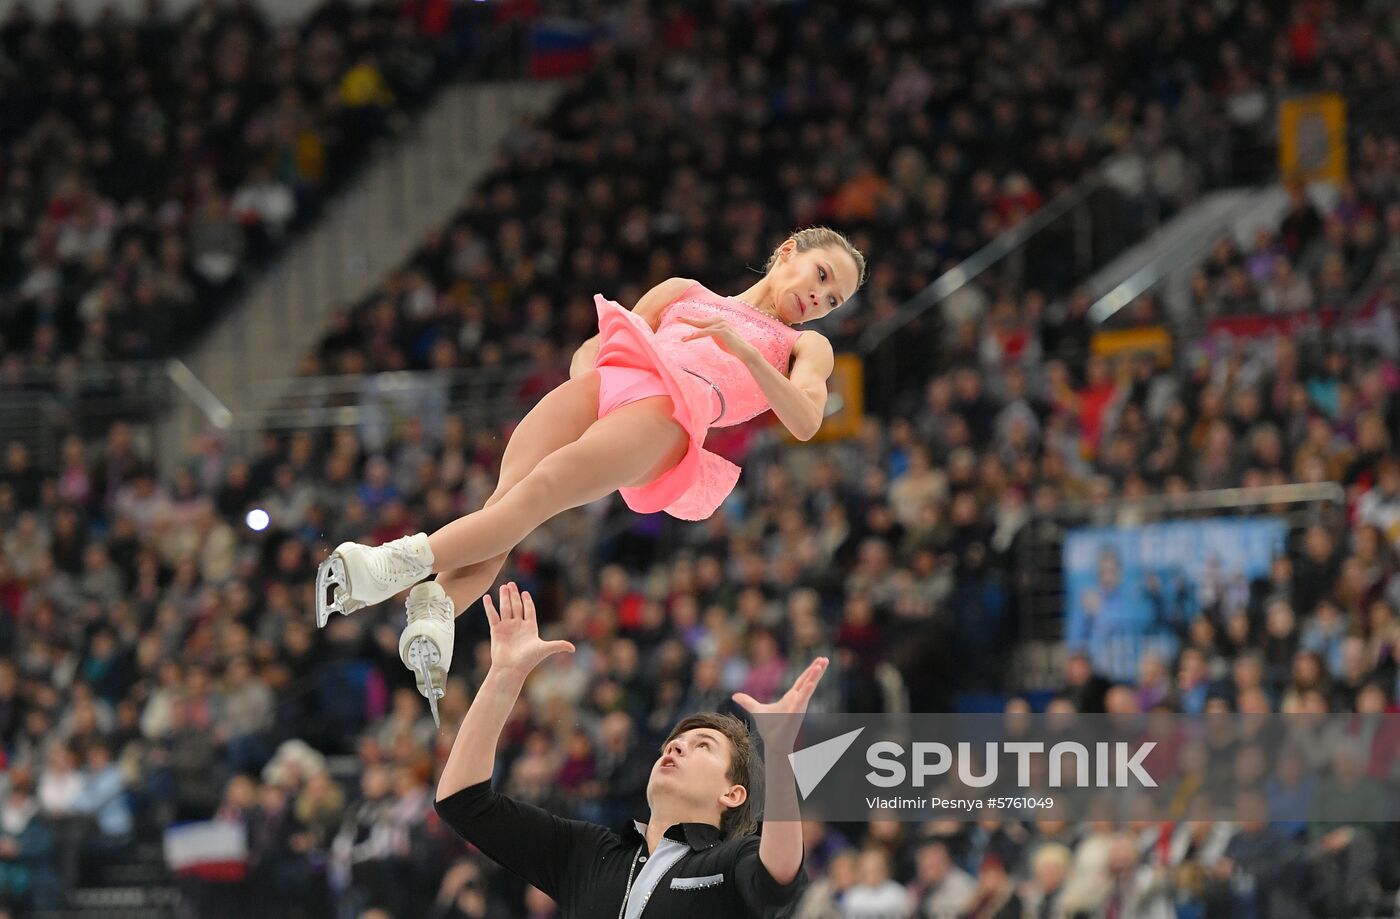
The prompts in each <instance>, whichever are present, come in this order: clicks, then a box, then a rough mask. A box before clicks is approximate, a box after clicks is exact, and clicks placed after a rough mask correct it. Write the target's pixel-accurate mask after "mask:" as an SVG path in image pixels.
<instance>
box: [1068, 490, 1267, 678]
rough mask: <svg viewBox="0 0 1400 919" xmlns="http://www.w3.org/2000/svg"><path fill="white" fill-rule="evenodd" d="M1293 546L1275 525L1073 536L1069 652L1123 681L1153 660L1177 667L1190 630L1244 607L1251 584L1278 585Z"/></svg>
mask: <svg viewBox="0 0 1400 919" xmlns="http://www.w3.org/2000/svg"><path fill="white" fill-rule="evenodd" d="M1287 536H1288V526H1287V524H1286V523H1285V522H1284V521H1283V520H1281V519H1279V518H1274V517H1269V518H1262V519H1261V518H1248V519H1240V518H1215V519H1210V520H1181V521H1172V522H1169V523H1153V524H1147V525H1144V526H1137V527H1083V528H1080V529H1075V530H1071V531H1070V532H1069V534H1068V535H1067V536H1066V537H1065V542H1064V569H1065V643H1066V645H1068V647H1069V649H1070V650H1072V651H1081V650H1082V651H1087V652H1088V653H1089V655H1090V658H1091V660H1092V661H1093V663H1094V669H1095V670H1097V671H1098V672H1100V673H1102V674H1103V675H1105V676H1107V677H1109V678H1110V679H1114V680H1131V679H1133V678H1134V677H1135V676H1136V673H1137V667H1138V662H1139V660H1140V659H1141V656H1142V654H1143V653H1144V652H1151V653H1153V654H1156V655H1157V656H1158V657H1159V658H1161V659H1162V660H1163V662H1164V663H1166V664H1168V665H1170V663H1171V659H1172V657H1173V656H1175V654H1176V649H1177V632H1178V630H1179V629H1180V627H1182V626H1183V625H1185V624H1186V623H1187V622H1189V621H1190V620H1191V619H1192V618H1193V617H1195V616H1196V615H1198V614H1199V613H1200V611H1201V610H1202V609H1207V608H1210V607H1214V606H1219V607H1220V608H1221V609H1223V610H1225V611H1226V612H1228V611H1230V610H1233V609H1235V608H1238V607H1240V606H1243V605H1244V604H1245V603H1246V602H1247V601H1248V598H1249V583H1250V581H1252V580H1254V579H1256V578H1261V577H1266V576H1267V575H1268V572H1269V563H1270V562H1271V561H1272V559H1273V557H1274V556H1275V555H1276V554H1278V553H1279V552H1282V551H1283V549H1284V541H1285V539H1286V538H1287Z"/></svg>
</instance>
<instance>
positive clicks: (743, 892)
mask: <svg viewBox="0 0 1400 919" xmlns="http://www.w3.org/2000/svg"><path fill="white" fill-rule="evenodd" d="M758 845H759V837H757V836H748V837H746V838H745V839H744V841H743V844H742V845H741V846H740V848H739V857H738V858H737V859H736V861H735V863H734V883H735V884H736V885H738V891H739V899H740V901H741V902H742V903H743V904H744V907H745V909H746V915H749V916H758V917H764V919H768V917H777V916H785V915H787V913H788V909H787V908H788V907H791V906H793V905H795V904H796V903H797V899H798V898H799V897H800V896H802V892H803V891H804V890H805V889H806V888H807V853H806V852H805V851H804V852H803V853H802V862H801V864H799V865H798V866H797V875H796V876H795V877H793V879H792V880H791V881H789V882H788V883H786V884H779V883H778V882H777V880H776V879H775V878H774V877H773V875H771V874H769V873H768V868H767V867H765V866H764V864H763V861H762V859H760V858H759V857H758Z"/></svg>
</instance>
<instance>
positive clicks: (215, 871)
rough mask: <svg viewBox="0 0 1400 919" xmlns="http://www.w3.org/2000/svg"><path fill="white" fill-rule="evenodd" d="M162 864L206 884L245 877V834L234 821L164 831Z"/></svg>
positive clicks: (179, 826)
mask: <svg viewBox="0 0 1400 919" xmlns="http://www.w3.org/2000/svg"><path fill="white" fill-rule="evenodd" d="M165 864H166V865H167V866H169V868H170V870H171V871H173V872H175V873H176V874H180V875H184V876H186V877H197V878H202V879H203V880H206V881H223V882H232V881H241V880H243V879H244V878H245V877H247V876H248V831H247V828H246V827H244V825H243V824H242V823H239V822H238V821H236V820H205V821H201V822H198V823H183V824H179V825H177V826H172V827H170V828H168V829H167V830H166V831H165Z"/></svg>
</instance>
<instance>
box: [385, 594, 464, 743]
mask: <svg viewBox="0 0 1400 919" xmlns="http://www.w3.org/2000/svg"><path fill="white" fill-rule="evenodd" d="M455 623H456V617H455V616H454V615H453V609H452V599H451V598H450V597H448V596H447V591H445V590H443V589H442V587H441V585H439V584H438V582H437V581H424V582H423V583H422V584H418V585H415V586H414V588H413V589H412V590H410V591H409V592H408V625H407V627H405V628H404V630H403V634H402V635H400V636H399V659H400V660H401V661H403V663H404V666H405V667H407V668H408V669H409V670H412V671H413V672H414V673H415V674H417V676H418V691H419V692H421V693H422V694H423V695H425V696H427V697H428V706H429V708H431V709H432V712H433V721H434V722H436V721H437V720H438V711H437V700H438V699H441V698H442V696H443V694H444V693H445V692H446V686H447V671H448V670H449V669H450V668H451V667H452V644H453V642H454V641H455V640H456V638H457V629H456V625H455Z"/></svg>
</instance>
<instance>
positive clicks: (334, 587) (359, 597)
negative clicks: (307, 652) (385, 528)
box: [316, 533, 434, 628]
mask: <svg viewBox="0 0 1400 919" xmlns="http://www.w3.org/2000/svg"><path fill="white" fill-rule="evenodd" d="M433 561H434V559H433V550H432V549H430V548H428V535H427V534H426V533H417V534H415V535H413V536H405V537H403V538H402V539H395V540H393V541H391V542H386V543H385V544H384V545H382V546H373V547H371V546H362V545H360V544H359V543H353V542H343V543H341V544H340V545H339V546H336V549H335V551H334V552H332V553H331V555H330V558H328V559H326V560H325V561H324V562H322V563H321V567H320V568H318V569H317V570H316V625H317V626H318V627H321V628H324V627H325V625H326V622H327V621H328V620H329V619H330V618H331V613H341V614H343V615H346V616H348V615H350V614H351V613H353V612H355V611H356V610H358V609H363V608H364V607H366V606H373V605H374V604H376V603H383V602H384V601H385V600H387V599H389V598H390V597H392V596H393V595H394V594H396V593H398V592H399V591H401V590H405V589H407V588H409V587H412V586H413V585H414V584H417V583H418V582H419V581H421V580H423V579H424V578H426V577H427V576H428V575H430V574H432V573H433Z"/></svg>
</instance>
